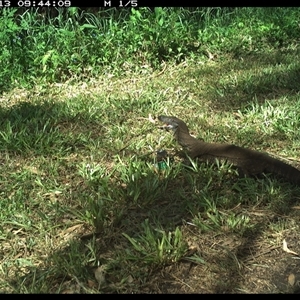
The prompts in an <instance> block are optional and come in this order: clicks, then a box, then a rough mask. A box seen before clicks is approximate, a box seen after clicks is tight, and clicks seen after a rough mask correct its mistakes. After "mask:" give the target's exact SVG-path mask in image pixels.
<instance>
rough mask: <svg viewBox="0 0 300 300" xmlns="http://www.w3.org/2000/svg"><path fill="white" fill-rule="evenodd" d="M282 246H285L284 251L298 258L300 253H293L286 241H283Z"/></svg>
mask: <svg viewBox="0 0 300 300" xmlns="http://www.w3.org/2000/svg"><path fill="white" fill-rule="evenodd" d="M282 244H283V247H282V249H283V251H285V252H287V253H291V254H294V255H297V256H298V253H296V252H294V251H292V250H290V249H289V248H288V246H287V242H286V240H283V242H282Z"/></svg>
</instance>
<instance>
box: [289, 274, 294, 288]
mask: <svg viewBox="0 0 300 300" xmlns="http://www.w3.org/2000/svg"><path fill="white" fill-rule="evenodd" d="M288 283H289V285H291V286H293V285H294V284H295V275H294V274H293V273H291V274H290V275H289V277H288Z"/></svg>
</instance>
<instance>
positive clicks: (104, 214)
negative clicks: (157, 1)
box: [0, 9, 300, 293]
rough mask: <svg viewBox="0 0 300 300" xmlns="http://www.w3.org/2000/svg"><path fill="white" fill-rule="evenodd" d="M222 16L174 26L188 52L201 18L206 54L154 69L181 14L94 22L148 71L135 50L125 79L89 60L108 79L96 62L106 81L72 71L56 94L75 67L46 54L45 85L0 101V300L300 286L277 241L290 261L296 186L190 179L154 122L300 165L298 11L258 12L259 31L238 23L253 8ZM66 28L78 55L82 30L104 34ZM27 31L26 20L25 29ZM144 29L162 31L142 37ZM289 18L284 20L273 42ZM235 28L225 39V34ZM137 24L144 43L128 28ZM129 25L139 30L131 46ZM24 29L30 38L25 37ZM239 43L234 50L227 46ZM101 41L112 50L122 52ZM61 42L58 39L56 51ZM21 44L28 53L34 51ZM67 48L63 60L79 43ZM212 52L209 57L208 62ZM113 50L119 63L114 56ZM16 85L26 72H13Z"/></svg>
mask: <svg viewBox="0 0 300 300" xmlns="http://www.w3.org/2000/svg"><path fill="white" fill-rule="evenodd" d="M176 12H177V13H178V11H176ZM200 12H201V11H200ZM203 12H205V11H204V10H203ZM225 12H226V14H225V13H224V15H223V14H222V13H221V11H220V10H211V11H209V10H207V11H206V13H205V14H204V13H203V14H202V15H201V14H200V13H199V11H198V14H197V13H195V12H193V11H190V12H189V11H184V10H183V9H182V10H180V13H181V14H179V17H180V20H181V22H182V23H180V24H181V25H178V24H177V23H175V24H177V25H178V28H179V29H178V31H177V30H176V34H177V35H176V37H174V40H175V43H176V41H177V42H178V40H179V39H180V38H182V37H183V36H184V37H185V38H186V40H188V41H189V42H191V43H192V41H193V42H195V41H196V40H197V41H198V42H199V41H200V42H201V40H199V36H198V35H197V34H200V31H197V30H196V31H194V29H190V30H191V31H190V32H186V31H188V30H189V29H188V28H187V27H186V25H187V24H188V22H192V20H194V21H195V20H198V19H201V20H202V19H203V22H202V23H200V24H201V26H202V27H201V32H202V34H203V36H202V38H203V39H204V37H205V35H206V37H207V39H209V40H210V44H209V47H206V49H205V48H202V50H199V49H198V48H197V49H198V50H197V51H196V50H195V51H192V50H189V51H190V53H189V54H187V53H188V51H187V50H184V49H183V48H184V47H187V46H186V44H185V45H183V46H182V47H183V48H182V49H183V50H182V49H181V50H178V49H177V50H178V52H176V53H174V52H172V51H175V50H174V49H176V47H175V46H174V48H172V51H170V52H168V53H169V55H166V54H163V53H164V52H163V51H162V52H159V53H160V55H161V56H160V58H159V57H157V60H156V59H154V58H153V56H152V55H154V53H155V52H156V50H157V49H156V48H155V47H156V46H154V45H153V44H152V42H151V43H150V42H149V41H152V39H153V38H154V37H155V36H156V35H157V36H156V41H157V40H160V39H159V38H158V34H160V37H162V39H161V40H160V43H161V44H160V45H157V47H158V46H159V47H161V46H162V45H169V44H170V41H169V40H168V39H169V38H171V37H170V35H168V34H167V31H168V28H169V26H170V24H173V23H172V22H176V19H175V15H177V14H174V12H172V10H165V11H164V10H160V9H156V11H155V12H154V14H153V15H152V16H151V17H150V16H148V15H147V10H143V9H142V10H139V11H134V10H133V11H132V12H131V14H128V15H127V14H125V12H123V13H124V15H122V12H120V14H121V17H120V15H118V16H115V15H114V14H113V13H111V20H112V21H109V19H108V18H107V19H106V18H104V19H101V20H102V21H101V22H103V24H102V25H103V26H104V27H105V26H108V29H109V30H111V34H112V32H113V31H112V30H116V28H120V27H121V29H122V30H121V31H120V32H121V33H122V34H123V36H122V38H121V39H120V43H124V44H126V43H127V44H129V46H130V47H133V48H132V49H134V43H135V42H136V43H137V45H139V47H141V49H142V52H143V51H144V54H143V55H144V56H143V57H140V56H138V55H137V56H136V58H135V60H136V61H135V60H132V59H130V55H131V54H132V53H135V54H137V53H139V55H142V54H141V52H139V51H138V48H136V49H135V50H132V51H133V52H130V51H131V50H128V49H127V50H126V51H127V52H126V53H125V54H126V55H125V54H124V57H125V58H124V60H126V62H127V66H126V65H123V66H122V67H121V63H122V64H123V63H124V62H123V61H121V62H119V63H120V65H114V64H110V62H111V60H110V59H109V58H105V57H102V56H101V55H100V54H99V53H97V52H94V50H91V49H89V50H87V49H86V51H87V53H91V54H94V55H95V57H99V59H100V58H101V57H102V58H103V60H104V59H107V65H106V64H105V62H104V61H102V62H99V61H98V62H97V63H99V64H100V65H101V64H102V63H103V68H102V67H101V68H100V69H101V70H102V71H103V70H104V69H105V70H109V68H108V67H111V69H110V70H109V73H105V72H103V73H101V72H102V71H99V69H98V71H96V69H97V68H96V67H95V65H93V63H94V64H96V61H92V60H91V61H90V63H91V65H90V66H92V69H93V70H91V72H90V73H89V72H85V71H83V73H84V74H85V76H87V79H83V77H76V76H77V75H76V74H75V73H76V72H75V73H74V74H73V73H72V75H71V76H70V78H69V80H67V81H65V82H63V78H64V77H63V76H62V77H60V80H61V81H62V82H60V83H58V82H57V81H58V77H57V76H58V75H57V73H56V72H57V70H58V69H59V68H61V69H60V70H61V71H63V73H64V72H66V73H67V72H69V71H70V70H71V69H72V68H71V67H73V65H70V67H68V68H65V67H64V63H65V62H64V63H62V64H61V63H60V62H59V63H58V64H57V65H55V64H54V65H51V64H50V61H51V59H50V57H52V58H53V56H49V57H48V56H47V57H46V56H45V57H44V61H43V62H42V65H44V66H45V69H44V71H43V72H44V73H43V74H40V73H39V72H40V71H35V70H34V68H35V67H33V69H32V71H30V72H33V73H32V74H35V75H36V79H35V80H37V79H40V83H39V84H38V85H35V86H32V82H35V80H33V81H31V79H30V76H31V75H30V72H29V73H26V76H25V75H24V77H22V80H21V81H22V82H23V83H24V86H23V87H21V86H19V87H18V88H13V86H10V88H9V89H8V90H7V91H6V92H3V93H2V95H1V98H0V101H1V108H0V120H1V131H0V161H1V164H0V170H1V172H0V174H1V175H0V178H1V180H0V195H1V202H0V208H1V209H0V211H1V213H0V220H1V223H0V224H1V226H0V239H1V243H0V261H1V264H0V274H1V276H0V291H1V292H3V293H12V292H14V293H79V292H80V293H138V292H147V293H158V292H169V293H175V292H198V293H201V292H206V293H207V292H220V293H224V292H231V293H244V292H252V293H253V292H254V293H255V292H273V293H274V292H291V291H294V290H295V289H296V286H291V285H290V286H289V285H288V284H287V283H286V279H285V277H284V278H283V279H281V276H286V278H287V277H288V276H289V275H290V274H294V275H295V276H296V278H297V276H298V274H297V271H296V269H292V266H294V265H293V263H291V262H290V261H289V257H288V255H286V256H284V255H285V253H284V252H282V251H281V243H282V240H283V239H286V240H287V242H288V246H289V247H290V248H291V249H293V250H294V251H297V249H296V248H297V244H296V243H295V242H294V241H295V240H297V238H299V236H298V235H297V232H299V230H298V229H299V225H298V224H299V214H298V209H297V206H296V204H297V201H298V195H299V187H296V186H293V185H291V184H290V183H288V182H284V181H280V180H276V179H274V178H272V177H271V176H269V175H266V176H265V177H264V178H261V179H254V178H240V177H239V176H238V175H237V173H236V172H235V170H234V169H233V168H232V167H231V166H230V165H229V164H226V163H224V162H219V163H218V164H216V165H211V164H208V163H202V164H198V163H196V162H192V165H191V166H190V167H185V166H183V164H181V162H180V160H179V158H178V155H177V150H179V149H180V147H179V146H178V145H176V143H175V142H174V141H173V138H172V135H171V134H170V133H168V132H165V131H162V130H161V129H159V124H158V123H153V122H150V121H149V114H150V115H151V116H157V115H159V114H166V115H175V116H178V117H179V118H181V119H183V120H185V121H186V122H187V124H188V126H189V128H190V130H191V132H192V134H194V135H195V136H196V137H197V138H202V139H204V140H205V141H208V142H226V143H234V144H237V145H240V146H244V147H249V148H252V149H257V150H259V151H266V152H269V153H271V155H273V156H275V157H281V158H282V159H286V160H287V161H288V162H289V163H291V164H293V165H295V166H297V165H299V162H298V156H297V152H298V148H299V147H298V146H299V142H298V140H299V139H298V135H299V134H298V131H299V130H298V129H299V117H298V115H299V114H298V110H299V108H300V96H299V88H298V82H299V72H298V69H299V63H298V62H299V61H300V60H299V51H298V46H297V42H298V41H297V37H295V36H294V33H293V32H292V30H291V28H294V27H293V26H295V19H294V16H295V14H296V12H297V10H289V9H287V10H282V11H280V10H278V9H274V10H272V9H270V11H269V10H268V12H266V11H265V14H263V11H262V10H259V9H253V10H251V15H252V18H249V17H247V18H243V16H244V15H245V14H246V12H248V13H249V10H248V11H247V10H246V9H241V10H240V12H238V11H237V10H233V11H230V10H229V9H228V11H227V10H226V11H225ZM73 14H74V17H73V18H74V19H72V18H71V17H70V19H68V20H69V23H68V25H66V26H71V25H72V26H75V25H74V24H75V23H74V22H75V20H76V21H78V24H79V25H78V26H79V27H76V28H77V29H78V28H79V29H78V31H75V33H76V34H79V36H81V37H82V39H83V40H82V42H83V41H85V40H84V38H85V37H84V35H83V32H85V31H84V30H87V29H88V26H86V25H85V26H84V24H87V20H88V21H89V22H90V23H89V24H91V23H92V21H94V22H96V21H97V20H98V21H97V22H100V21H99V19H93V18H94V17H91V16H90V17H89V18H88V17H86V19H82V20H81V21H80V19H79V18H78V15H77V12H76V11H74V12H73ZM31 16H35V15H34V14H32V15H31ZM29 17H30V15H27V14H24V15H22V17H21V20H23V22H24V20H27V21H28V20H29V19H28V18H29ZM59 17H62V16H61V15H59ZM59 17H58V18H57V19H55V22H58V27H57V28H59V26H61V23H59V20H60V19H59ZM75 17H76V18H75ZM117 17H118V18H119V19H118V18H117ZM188 17H190V19H189V18H188ZM32 18H33V20H35V19H34V18H35V17H32ZM114 18H116V19H117V20H119V21H118V22H119V23H118V22H117V21H114ZM151 18H155V20H156V21H157V24H156V25H155V26H159V28H160V30H161V31H157V28H156V27H155V26H154V27H153V28H152V27H151V26H150V25H149V24H150V23H151V20H152V19H151ZM173 18H174V19H173ZM197 18H198V19H197ZM282 18H283V19H285V20H289V22H287V23H285V26H284V27H283V28H282V27H280V28H279V27H278V26H280V25H282V24H281V23H280V22H281V21H280V20H281V19H282ZM71 20H73V23H72V22H71ZM137 20H140V22H138V21H137ZM189 20H190V21H189ZM126 21H127V23H126ZM36 22H37V21H36ZM53 22H54V21H53ZM61 22H62V21H61ZM80 22H81V23H80ZM228 22H230V23H231V25H230V27H229V30H228V31H226V32H225V31H224V27H222V26H225V25H226V26H228ZM26 24H27V23H26ZM36 24H38V23H36ZM42 24H43V25H45V26H46V24H44V23H42ZM120 24H123V25H122V26H123V27H122V26H121V25H120ZM134 24H136V25H137V26H139V27H138V29H139V30H140V32H141V35H140V36H137V33H136V32H135V31H134V30H133V29H132V26H133V25H134ZM147 24H148V25H147ZM250 24H251V26H250ZM266 24H267V25H268V24H269V25H268V26H267V25H266ZM270 24H273V25H270ZM52 25H53V24H51V23H50V24H47V28H49V29H47V30H46V29H43V30H41V31H40V35H41V36H42V35H47V36H48V35H49V36H50V35H51V34H52V33H53V31H54V30H57V28H56V27H52ZM92 25H93V26H98V27H99V26H100V24H99V23H97V24H95V23H93V24H92ZM102 25H101V26H102ZM125 25H126V26H128V28H131V29H130V31H128V33H127V34H128V35H125V28H127V27H126V26H125ZM173 25H174V24H173ZM18 26H21V27H22V26H23V27H24V26H25V25H24V24H23V25H22V24H21V25H18ZM28 26H29V25H28ZM80 26H83V27H80ZM130 26H131V27H130ZM147 26H148V27H147ZM199 26H200V25H199ZM23 27H22V28H23ZM70 28H71V27H70ZM80 28H81V29H80ZM91 28H92V27H91ZM216 28H217V29H218V30H217V31H215V33H214V35H212V32H214V29H216ZM198 29H199V28H198ZM279 29H280V30H279ZM27 30H29V31H30V32H32V31H31V30H33V27H32V25H31V23H30V26H29V27H28V28H27ZM52 30H53V31H52ZM64 30H67V29H66V28H64ZM64 30H61V33H62V34H63V33H64V34H66V33H65V31H64ZM103 30H104V29H103ZM199 30H200V29H199ZM115 32H116V31H115ZM276 32H278V33H277V35H274V34H275V33H276ZM121 33H119V34H121ZM150 33H151V34H152V35H153V36H154V37H153V36H152V37H151V35H150V36H148V39H146V41H148V43H146V44H142V45H140V44H139V42H140V41H141V39H145V37H146V36H147V34H150ZM233 33H235V34H237V35H236V36H237V38H236V40H235V41H230V40H231V37H232V35H231V34H233ZM80 34H81V35H80ZM247 34H248V35H247ZM124 35H125V36H124ZM226 35H227V37H226ZM250 36H251V39H250ZM132 37H136V40H137V41H134V39H133V40H131V39H132ZM163 37H164V38H165V39H164V38H163ZM196 37H197V38H196ZM242 37H243V38H244V39H242ZM280 37H283V38H282V39H280ZM0 38H1V37H0ZM28 38H29V37H28ZM36 38H37V39H38V36H37V37H36ZM73 38H74V37H72V39H73ZM105 39H106V40H105V43H108V41H111V43H114V41H115V39H111V40H109V38H108V37H105ZM222 39H223V42H224V44H222V45H221V44H220V40H222ZM273 39H275V40H273ZM132 41H134V42H132ZM153 41H155V39H153ZM250 41H252V42H251V43H250ZM254 41H255V42H254ZM287 41H289V43H287ZM62 42H63V38H62V37H59V38H58V39H57V41H56V43H58V44H59V43H62ZM85 42H86V41H85ZM242 42H243V43H242ZM49 43H50V42H49ZM153 43H154V42H153ZM234 43H236V45H235V44H234ZM183 44H184V43H183ZM28 45H30V46H31V47H32V45H33V44H32V41H30V42H28ZM42 45H43V44H42V43H41V46H40V47H42ZM83 45H87V44H85V43H83ZM67 46H68V47H67V48H66V51H65V52H63V53H62V55H61V58H60V59H61V62H62V61H64V59H65V58H66V57H67V55H68V54H67V53H68V49H71V46H72V43H69V44H68V45H67ZM69 47H70V48H69ZM130 47H129V48H130ZM147 47H148V48H147ZM203 47H204V46H203ZM255 47H256V48H255ZM50 48H51V47H50ZM58 49H59V48H58ZM130 49H131V48H130ZM186 49H187V48H186ZM78 50H79V48H78ZM80 50H82V51H83V50H84V49H80ZM177 50H176V51H177ZM206 50H207V51H209V53H210V54H211V55H212V57H209V55H207V54H203V53H206V52H205V51H206ZM225 50H226V51H225ZM43 51H44V52H43ZM43 51H41V53H44V55H45V49H43ZM99 51H100V50H99ZM117 51H119V50H116V51H114V52H113V53H111V55H116V57H119V56H118V55H119V54H118V52H117ZM38 53H39V49H37V50H36V54H37V56H36V57H40V58H41V56H40V55H41V54H38ZM157 53H158V52H157ZM180 53H182V54H180ZM51 55H52V54H51ZM17 57H19V58H20V57H21V56H16V57H15V58H17ZM146 58H147V59H146ZM179 58H180V59H179ZM162 60H164V63H163V64H162V66H161V67H160V63H161V62H162ZM142 62H144V63H145V64H142ZM148 62H151V63H152V64H151V66H150V64H149V65H147V63H148ZM48 63H49V64H48ZM52 63H53V61H52ZM81 63H82V64H81V67H82V66H83V65H85V61H82V62H81ZM116 64H117V63H116ZM16 65H17V64H16ZM46 66H47V67H46ZM128 66H130V67H128ZM113 68H114V70H113ZM48 70H49V72H48ZM81 70H82V69H81ZM80 72H81V71H80ZM80 72H79V73H80ZM95 72H98V73H97V74H96V73H95ZM66 73H65V74H66ZM79 73H78V74H79ZM1 74H2V76H4V75H5V74H6V73H5V72H2V73H1ZM12 74H13V75H14V76H17V75H18V74H19V73H16V71H15V70H13V72H12ZM120 74H122V76H121V75H120ZM92 75H93V76H92ZM96 75H97V76H96ZM5 76H6V75H5ZM29 86H32V87H31V88H28V87H29ZM159 149H164V150H166V151H167V153H168V155H169V157H168V159H167V160H166V162H165V164H159V162H158V161H157V155H156V151H157V150H159ZM250 271H251V272H252V275H251V274H250V273H251V272H250ZM203 274H205V275H203ZM253 274H254V275H255V276H254V277H255V278H258V279H259V280H256V279H254V278H253ZM274 278H275V279H274ZM200 283H201V284H200Z"/></svg>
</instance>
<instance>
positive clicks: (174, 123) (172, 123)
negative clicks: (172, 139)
mask: <svg viewBox="0 0 300 300" xmlns="http://www.w3.org/2000/svg"><path fill="white" fill-rule="evenodd" d="M158 120H159V121H161V122H163V123H164V124H165V126H164V127H163V128H164V129H166V130H172V131H173V132H174V133H175V132H176V131H177V129H178V127H180V130H181V131H183V132H184V131H185V132H187V133H188V132H189V130H188V127H187V126H186V124H185V123H184V122H183V121H182V120H180V119H178V118H176V117H172V116H158Z"/></svg>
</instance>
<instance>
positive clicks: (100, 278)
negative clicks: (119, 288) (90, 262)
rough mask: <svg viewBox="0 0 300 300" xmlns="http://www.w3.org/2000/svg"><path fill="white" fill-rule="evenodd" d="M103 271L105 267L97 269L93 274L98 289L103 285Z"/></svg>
mask: <svg viewBox="0 0 300 300" xmlns="http://www.w3.org/2000/svg"><path fill="white" fill-rule="evenodd" d="M105 270H106V265H102V266H100V267H98V268H97V269H96V270H95V272H94V274H95V278H96V280H97V282H98V283H99V287H100V286H101V285H103V284H104V283H105Z"/></svg>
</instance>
